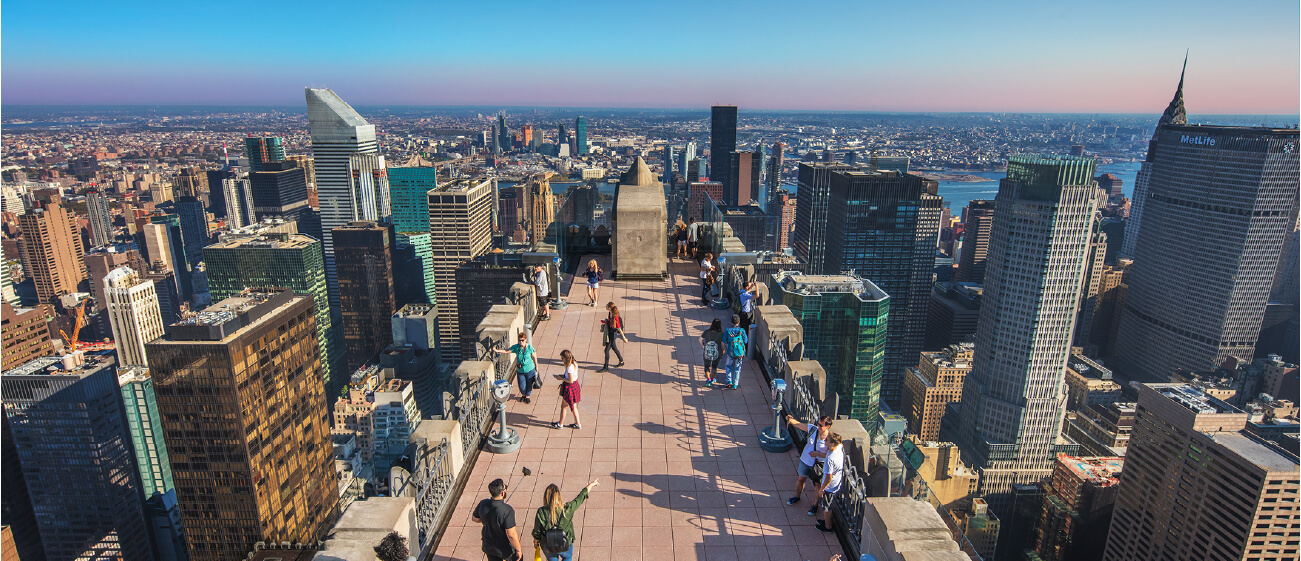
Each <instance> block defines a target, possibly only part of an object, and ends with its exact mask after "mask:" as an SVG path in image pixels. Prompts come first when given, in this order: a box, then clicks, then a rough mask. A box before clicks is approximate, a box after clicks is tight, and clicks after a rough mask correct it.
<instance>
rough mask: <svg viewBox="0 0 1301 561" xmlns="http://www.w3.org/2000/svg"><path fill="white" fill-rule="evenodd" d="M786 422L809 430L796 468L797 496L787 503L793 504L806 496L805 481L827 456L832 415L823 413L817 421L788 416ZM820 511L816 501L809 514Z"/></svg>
mask: <svg viewBox="0 0 1301 561" xmlns="http://www.w3.org/2000/svg"><path fill="white" fill-rule="evenodd" d="M786 424H788V425H790V426H791V428H802V429H804V430H805V431H806V432H807V436H808V441H807V442H805V443H804V452H803V453H801V454H800V465H799V466H797V467H796V468H795V472H796V474H798V475H799V479H797V480H796V481H795V496H794V497H791V498H789V499H787V500H786V504H788V505H793V504H795V503H798V502H800V498H801V497H803V496H804V482H806V481H808V480H809V479H810V478H812V477H813V468H814V466H816V465H817V463H818V461H819V460H821V459H824V458H826V457H827V435H829V434H831V417H830V416H827V415H823V416H822V417H820V418H818V420H817V422H814V423H805V422H803V421H800V420H798V419H796V418H795V417H794V416H791V415H787V416H786ZM817 513H818V505H817V503H816V502H815V503H814V504H813V508H811V509H809V516H813V515H815V514H817Z"/></svg>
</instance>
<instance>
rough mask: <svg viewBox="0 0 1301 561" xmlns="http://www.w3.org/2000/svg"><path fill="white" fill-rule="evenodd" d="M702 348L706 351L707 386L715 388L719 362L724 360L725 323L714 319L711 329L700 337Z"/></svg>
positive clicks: (710, 325)
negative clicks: (715, 375) (715, 374)
mask: <svg viewBox="0 0 1301 561" xmlns="http://www.w3.org/2000/svg"><path fill="white" fill-rule="evenodd" d="M700 346H702V347H704V349H705V386H706V387H711V388H712V387H714V372H716V371H717V370H718V361H719V359H721V358H723V322H722V320H720V319H718V318H714V323H711V324H709V329H706V330H705V333H704V334H702V335H701V336H700Z"/></svg>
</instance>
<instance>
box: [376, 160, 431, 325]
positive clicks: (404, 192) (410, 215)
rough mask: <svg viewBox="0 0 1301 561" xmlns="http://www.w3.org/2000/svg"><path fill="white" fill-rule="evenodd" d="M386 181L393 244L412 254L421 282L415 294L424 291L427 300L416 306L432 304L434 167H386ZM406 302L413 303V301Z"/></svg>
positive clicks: (412, 280)
mask: <svg viewBox="0 0 1301 561" xmlns="http://www.w3.org/2000/svg"><path fill="white" fill-rule="evenodd" d="M388 180H389V199H390V200H391V201H392V205H393V231H394V232H395V233H396V234H397V235H396V236H394V241H395V244H396V246H397V248H398V250H399V253H401V252H402V251H403V250H406V251H414V252H415V255H416V257H417V258H418V260H419V262H420V276H421V277H423V282H424V288H423V290H416V292H423V293H424V294H425V297H426V300H425V301H424V302H419V303H428V304H434V303H436V302H437V300H436V299H435V298H434V246H433V240H431V239H430V237H429V191H430V190H431V189H434V188H437V187H438V173H437V168H432V167H402V168H388ZM400 268H401V267H400ZM399 274H400V272H399ZM405 280H408V281H411V282H414V281H415V279H405ZM408 300H409V301H410V302H416V300H414V299H410V298H408ZM403 303H408V302H403Z"/></svg>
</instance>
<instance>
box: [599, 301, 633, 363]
mask: <svg viewBox="0 0 1301 561" xmlns="http://www.w3.org/2000/svg"><path fill="white" fill-rule="evenodd" d="M605 309H606V310H609V312H610V315H609V316H608V317H606V318H605V319H603V320H601V329H603V330H605V334H604V336H605V364H603V365H601V369H600V370H597V372H609V371H610V351H611V350H613V351H614V356H617V357H619V364H616V365H614V367H615V368H618V367H620V366H623V353H621V352H619V344H618V340H619V339H623V342H624V343H627V342H628V337H627V336H626V335H624V334H623V319H622V318H620V317H619V307H618V306H615V305H614V302H610V303H607V304H606V305H605Z"/></svg>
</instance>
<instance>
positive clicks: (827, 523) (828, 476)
mask: <svg viewBox="0 0 1301 561" xmlns="http://www.w3.org/2000/svg"><path fill="white" fill-rule="evenodd" d="M845 463H846V462H845V448H844V447H843V446H841V445H840V435H838V434H836V433H834V432H833V433H831V434H830V435H828V436H827V459H825V460H823V461H822V484H821V485H819V486H818V492H817V495H818V498H819V499H820V500H821V503H822V520H819V521H818V524H817V528H818V529H819V530H822V531H823V532H832V531H834V530H832V529H831V500H832V497H834V496H835V495H836V493H838V492H840V483H841V481H843V480H844V476H845V467H846V465H845Z"/></svg>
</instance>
